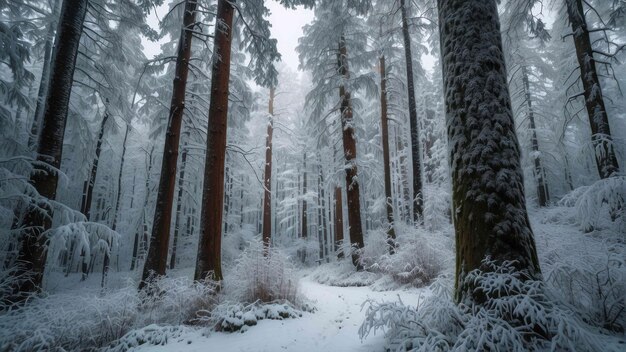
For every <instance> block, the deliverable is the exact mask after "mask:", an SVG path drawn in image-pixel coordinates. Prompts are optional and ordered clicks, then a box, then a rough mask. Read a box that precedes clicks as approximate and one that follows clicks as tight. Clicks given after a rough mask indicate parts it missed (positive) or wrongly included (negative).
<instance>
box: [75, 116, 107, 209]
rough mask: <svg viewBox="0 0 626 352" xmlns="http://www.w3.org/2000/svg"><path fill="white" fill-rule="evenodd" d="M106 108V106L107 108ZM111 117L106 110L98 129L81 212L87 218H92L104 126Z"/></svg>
mask: <svg viewBox="0 0 626 352" xmlns="http://www.w3.org/2000/svg"><path fill="white" fill-rule="evenodd" d="M105 109H106V108H105ZM108 119H109V112H108V110H105V111H104V116H103V117H102V122H101V123H100V130H99V131H98V141H97V142H96V155H95V156H94V158H93V162H92V163H91V172H90V173H89V179H88V180H87V182H86V187H85V193H84V194H83V200H82V204H81V212H82V213H83V214H84V215H85V217H86V218H87V220H91V203H92V202H91V201H92V198H93V187H94V185H95V184H96V177H97V176H98V163H99V161H100V152H101V151H102V142H103V139H102V137H103V136H104V128H105V127H106V123H107V120H108Z"/></svg>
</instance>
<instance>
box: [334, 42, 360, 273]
mask: <svg viewBox="0 0 626 352" xmlns="http://www.w3.org/2000/svg"><path fill="white" fill-rule="evenodd" d="M337 59H338V62H337V65H338V71H339V74H340V75H341V76H342V77H343V79H344V80H345V81H347V80H348V79H349V78H350V71H349V69H348V50H347V48H346V41H345V39H344V37H343V36H342V37H341V39H340V40H339V52H338V54H337ZM339 97H340V99H341V105H340V107H339V111H340V112H341V127H342V131H343V133H342V136H343V153H344V156H345V158H346V168H345V169H346V197H347V201H348V226H349V227H348V232H349V234H350V244H351V245H352V247H356V248H354V250H353V253H352V263H353V264H354V266H355V267H356V268H357V270H362V269H363V265H362V264H361V258H360V255H359V252H358V250H359V249H361V248H363V246H364V243H363V229H362V225H361V200H360V194H359V179H358V174H357V166H356V140H355V138H354V126H353V124H354V119H353V118H352V103H351V101H350V92H349V91H348V90H347V89H346V86H345V85H344V84H341V85H340V86H339Z"/></svg>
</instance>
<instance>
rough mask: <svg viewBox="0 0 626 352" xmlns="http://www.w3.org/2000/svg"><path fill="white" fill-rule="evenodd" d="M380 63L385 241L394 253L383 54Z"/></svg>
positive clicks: (393, 224)
mask: <svg viewBox="0 0 626 352" xmlns="http://www.w3.org/2000/svg"><path fill="white" fill-rule="evenodd" d="M379 64H380V135H381V139H382V144H383V168H384V169H385V203H386V204H387V221H388V222H389V228H388V229H387V242H388V244H389V252H390V253H392V254H393V253H394V251H395V247H396V243H395V242H396V241H395V240H396V231H395V230H394V226H395V222H394V216H393V200H392V198H391V197H392V194H391V168H390V160H389V126H388V119H387V75H386V72H385V55H381V56H380V58H379Z"/></svg>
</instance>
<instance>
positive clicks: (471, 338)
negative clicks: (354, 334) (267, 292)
mask: <svg viewBox="0 0 626 352" xmlns="http://www.w3.org/2000/svg"><path fill="white" fill-rule="evenodd" d="M483 264H484V265H491V266H493V265H494V264H493V263H488V262H485V263H483ZM492 269H496V270H494V271H490V272H482V271H480V270H474V271H472V272H470V273H469V274H468V275H467V277H466V280H470V281H471V282H472V286H473V287H474V289H475V290H480V291H481V294H482V295H484V296H485V297H487V298H488V299H487V300H486V301H485V302H484V303H483V304H472V303H470V302H462V303H461V304H459V305H455V304H454V303H453V302H452V299H451V291H452V280H450V279H449V278H444V279H443V281H442V282H436V283H435V284H433V285H432V286H431V287H432V288H433V292H432V294H431V295H430V296H428V297H427V298H426V300H425V301H424V302H423V303H422V304H420V305H418V306H417V307H410V306H406V305H404V304H403V303H402V302H401V301H400V302H394V303H374V302H371V301H370V302H366V304H367V305H368V307H367V311H366V319H365V321H364V322H363V324H362V326H361V328H360V330H359V333H360V335H361V337H362V338H363V337H365V336H367V335H368V334H369V333H371V332H376V331H377V330H381V329H382V330H385V331H386V336H387V339H388V346H389V347H390V349H392V350H395V351H520V352H522V351H573V350H576V351H619V350H620V349H621V347H623V346H619V341H618V340H617V339H611V337H610V336H604V335H601V334H600V331H598V330H597V329H594V328H593V327H591V326H589V325H587V324H585V323H584V322H583V321H582V320H581V319H580V318H579V317H578V316H576V315H575V313H573V312H572V311H571V310H570V309H569V308H568V306H566V305H563V304H561V303H559V302H558V300H556V299H555V298H553V297H550V296H549V295H548V294H546V291H545V287H544V284H543V283H542V282H540V281H526V280H523V278H522V277H521V274H520V273H518V272H516V271H515V269H514V267H513V266H512V265H511V263H505V264H504V265H502V266H499V267H492Z"/></svg>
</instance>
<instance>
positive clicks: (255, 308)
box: [209, 301, 302, 332]
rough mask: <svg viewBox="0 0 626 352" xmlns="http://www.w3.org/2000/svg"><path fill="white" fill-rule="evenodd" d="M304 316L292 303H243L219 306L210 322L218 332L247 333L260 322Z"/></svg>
mask: <svg viewBox="0 0 626 352" xmlns="http://www.w3.org/2000/svg"><path fill="white" fill-rule="evenodd" d="M301 316H302V310H300V309H298V308H296V307H295V306H293V305H292V304H291V303H289V302H287V301H285V302H282V303H262V302H259V301H257V302H254V303H252V304H248V305H244V304H242V303H225V304H221V305H219V306H217V307H216V308H215V309H214V310H213V312H212V317H211V318H210V319H209V321H211V322H213V326H214V328H215V330H217V331H227V332H234V331H241V332H245V331H246V330H247V329H248V328H249V327H250V326H254V325H256V324H257V322H258V321H259V320H263V319H272V320H283V319H289V318H298V317H301Z"/></svg>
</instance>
